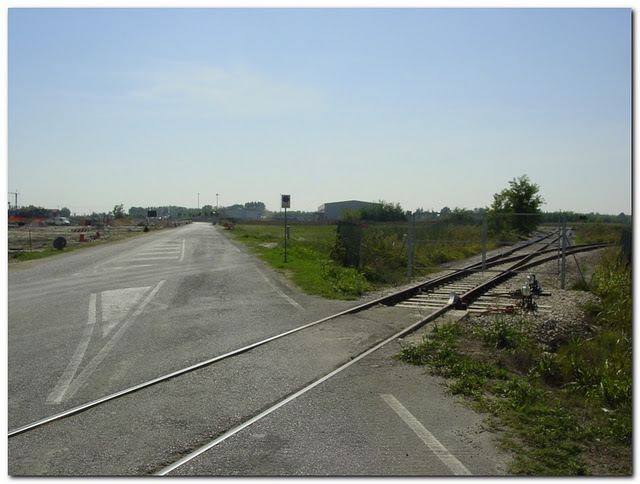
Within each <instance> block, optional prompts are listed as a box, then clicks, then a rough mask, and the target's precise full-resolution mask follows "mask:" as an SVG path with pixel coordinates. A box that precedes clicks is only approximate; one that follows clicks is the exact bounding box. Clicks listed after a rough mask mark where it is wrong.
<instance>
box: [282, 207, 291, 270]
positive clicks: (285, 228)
mask: <svg viewBox="0 0 640 484" xmlns="http://www.w3.org/2000/svg"><path fill="white" fill-rule="evenodd" d="M281 197H282V208H284V261H285V262H287V209H288V208H291V195H281Z"/></svg>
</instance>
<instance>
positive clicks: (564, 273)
mask: <svg viewBox="0 0 640 484" xmlns="http://www.w3.org/2000/svg"><path fill="white" fill-rule="evenodd" d="M561 264H562V265H561V267H562V269H561V271H560V289H564V288H565V287H564V286H565V282H566V278H567V216H566V215H565V214H563V215H562V261H561Z"/></svg>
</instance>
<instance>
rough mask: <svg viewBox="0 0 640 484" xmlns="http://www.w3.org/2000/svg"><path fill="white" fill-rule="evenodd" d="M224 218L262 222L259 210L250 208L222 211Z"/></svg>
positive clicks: (225, 209)
mask: <svg viewBox="0 0 640 484" xmlns="http://www.w3.org/2000/svg"><path fill="white" fill-rule="evenodd" d="M220 215H221V217H222V218H228V219H234V220H260V218H262V217H261V215H260V212H259V211H258V210H253V209H250V208H224V209H222V210H220Z"/></svg>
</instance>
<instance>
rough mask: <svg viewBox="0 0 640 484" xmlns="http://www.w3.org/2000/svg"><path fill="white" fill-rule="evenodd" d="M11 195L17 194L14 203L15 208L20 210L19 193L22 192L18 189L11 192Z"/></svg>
mask: <svg viewBox="0 0 640 484" xmlns="http://www.w3.org/2000/svg"><path fill="white" fill-rule="evenodd" d="M9 195H14V196H15V203H14V204H13V208H14V209H15V210H18V195H20V193H19V192H18V190H16V191H15V192H9Z"/></svg>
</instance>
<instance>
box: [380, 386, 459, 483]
mask: <svg viewBox="0 0 640 484" xmlns="http://www.w3.org/2000/svg"><path fill="white" fill-rule="evenodd" d="M380 396H381V397H382V399H383V400H384V401H385V402H387V404H388V405H389V406H390V407H391V408H392V409H393V410H394V411H395V412H396V413H397V414H398V416H399V417H400V418H401V419H402V420H404V422H405V423H406V424H407V425H408V426H409V428H410V429H411V430H413V431H414V432H415V433H416V435H417V436H418V437H420V439H421V440H422V441H423V442H424V443H425V444H427V447H429V449H430V450H431V452H433V453H434V454H435V455H436V456H437V457H438V459H440V460H441V461H442V463H443V464H444V465H446V466H447V467H448V468H449V469H450V470H451V472H453V473H454V475H456V476H470V475H471V472H469V469H467V468H466V467H465V466H464V465H463V464H462V462H460V461H459V460H458V459H456V458H455V457H454V456H453V455H452V454H451V452H449V451H448V450H447V448H446V447H445V446H444V445H442V444H441V443H440V441H438V439H436V438H435V437H434V436H433V434H432V433H431V432H429V431H428V430H427V429H426V428H425V427H424V425H422V424H421V423H420V421H419V420H418V419H417V418H415V417H414V416H413V415H412V414H411V412H409V410H407V409H406V408H405V407H404V405H402V404H401V403H400V402H399V401H398V400H396V398H395V397H394V396H393V395H380Z"/></svg>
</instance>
